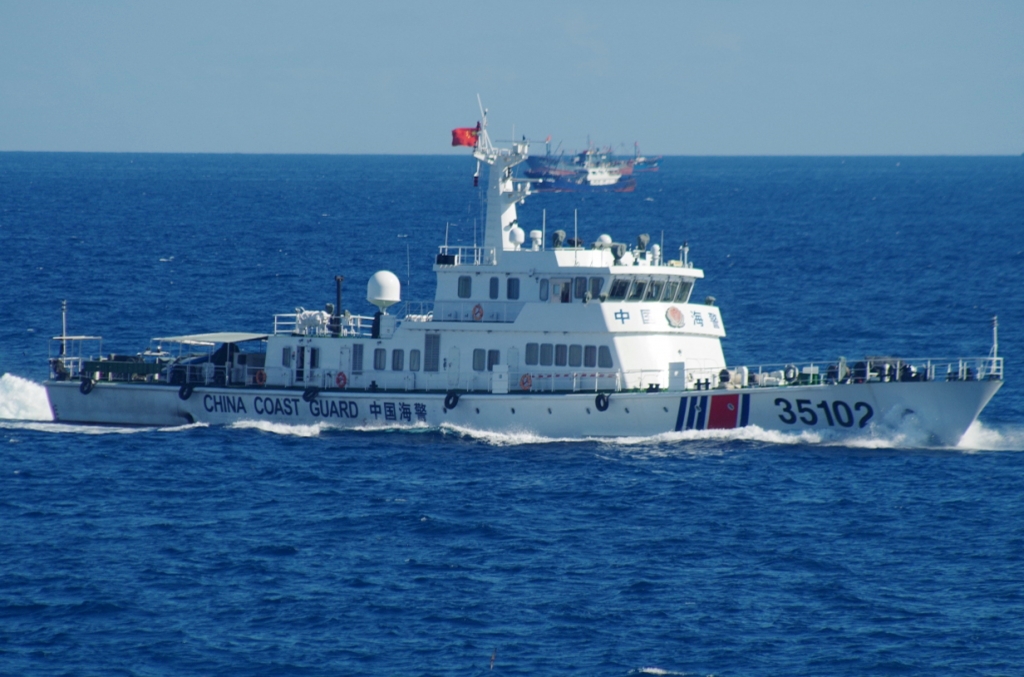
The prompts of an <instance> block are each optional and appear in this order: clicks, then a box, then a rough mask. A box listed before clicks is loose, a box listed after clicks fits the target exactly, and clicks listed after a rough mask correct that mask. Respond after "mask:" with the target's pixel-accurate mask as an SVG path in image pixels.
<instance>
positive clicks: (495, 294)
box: [490, 277, 499, 299]
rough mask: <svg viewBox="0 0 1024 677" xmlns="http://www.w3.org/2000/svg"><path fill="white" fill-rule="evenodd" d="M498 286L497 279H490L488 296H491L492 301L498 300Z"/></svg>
mask: <svg viewBox="0 0 1024 677" xmlns="http://www.w3.org/2000/svg"><path fill="white" fill-rule="evenodd" d="M498 284H499V280H498V278H496V277H492V278H491V289H490V296H491V298H492V299H496V298H498Z"/></svg>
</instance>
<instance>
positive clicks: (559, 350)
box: [555, 343, 569, 367]
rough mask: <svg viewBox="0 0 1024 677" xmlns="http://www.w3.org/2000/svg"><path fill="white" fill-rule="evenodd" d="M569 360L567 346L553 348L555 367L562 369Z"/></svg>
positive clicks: (560, 345) (561, 345)
mask: <svg viewBox="0 0 1024 677" xmlns="http://www.w3.org/2000/svg"><path fill="white" fill-rule="evenodd" d="M568 358H569V346H566V345H564V344H561V343H560V344H558V345H556V346H555V366H556V367H564V366H565V363H566V362H567V361H568Z"/></svg>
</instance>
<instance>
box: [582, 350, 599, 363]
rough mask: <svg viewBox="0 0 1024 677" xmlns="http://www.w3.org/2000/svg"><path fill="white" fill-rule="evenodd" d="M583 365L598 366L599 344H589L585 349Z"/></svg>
mask: <svg viewBox="0 0 1024 677" xmlns="http://www.w3.org/2000/svg"><path fill="white" fill-rule="evenodd" d="M583 366H584V367H596V366H597V346H587V347H585V348H584V349H583Z"/></svg>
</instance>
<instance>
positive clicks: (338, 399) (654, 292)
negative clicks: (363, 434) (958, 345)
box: [45, 111, 1003, 445]
mask: <svg viewBox="0 0 1024 677" xmlns="http://www.w3.org/2000/svg"><path fill="white" fill-rule="evenodd" d="M483 114H484V119H483V121H482V122H483V124H478V125H477V127H476V128H461V129H457V130H455V132H454V133H453V139H454V141H453V143H454V142H455V141H458V142H459V143H460V144H465V145H471V146H472V148H473V155H474V156H475V157H476V158H477V160H478V161H479V162H480V163H486V164H487V165H488V166H489V176H488V180H487V187H486V190H487V211H486V224H485V236H484V242H483V244H482V245H481V246H473V247H468V246H447V245H442V246H441V247H440V248H439V250H438V253H437V255H436V258H435V262H434V272H435V274H436V276H437V288H436V293H435V296H434V300H433V302H432V303H431V304H425V305H423V307H415V306H413V305H411V304H406V306H405V311H404V312H403V313H399V314H393V312H392V311H393V310H394V309H395V308H396V307H399V306H398V304H399V303H401V288H400V284H399V281H398V278H397V277H396V276H395V275H394V274H392V273H390V272H387V271H380V272H378V273H376V274H374V275H373V276H372V277H371V278H370V280H369V283H368V284H367V300H368V301H369V302H370V303H372V304H373V305H375V306H376V307H377V308H378V312H377V313H376V314H375V315H373V316H372V317H371V316H359V315H352V314H350V313H349V312H346V311H344V310H343V309H342V306H341V279H340V278H339V279H338V291H337V298H336V302H335V303H331V304H327V306H326V310H317V311H306V310H302V309H298V310H297V311H296V312H294V313H287V314H281V315H276V316H275V317H274V320H273V329H272V330H271V331H268V332H222V333H214V334H194V335H185V336H166V337H159V338H155V339H153V342H152V345H151V347H150V348H149V349H148V350H146V351H144V352H141V353H138V354H136V355H102V339H101V338H100V337H91V336H79V335H68V332H67V329H66V326H67V325H66V319H65V324H64V326H65V329H64V331H63V332H62V334H61V335H60V336H57V337H54V339H53V341H52V342H51V346H52V351H51V359H50V378H49V379H48V380H47V381H46V382H45V388H46V392H47V395H48V397H49V402H50V406H51V409H52V412H53V416H54V419H55V420H56V421H63V422H69V423H71V422H73V423H89V424H119V425H140V426H175V425H182V424H189V423H193V422H202V423H209V424H229V423H232V422H238V421H246V420H260V421H270V422H278V423H287V424H313V423H325V424H329V425H332V426H337V427H341V428H373V427H381V428H394V427H403V426H428V427H440V426H456V427H463V428H469V429H477V430H484V431H523V432H531V433H535V434H538V435H543V436H552V437H590V436H598V437H605V436H647V435H656V434H660V433H665V432H671V431H686V430H711V429H730V428H739V427H744V426H758V427H760V428H762V429H766V430H779V431H803V430H810V431H818V432H821V433H825V434H826V435H828V434H843V435H855V436H871V435H887V434H891V433H892V431H894V430H901V429H903V428H904V427H905V426H907V425H910V426H912V427H913V428H914V429H915V430H917V431H920V432H923V433H924V434H925V435H926V436H927V438H928V440H929V443H931V444H938V445H954V444H956V443H957V442H958V441H959V439H960V438H961V436H962V435H963V434H964V432H965V431H966V430H967V428H968V427H969V426H970V425H971V423H973V422H974V421H975V419H976V418H977V416H978V415H979V413H980V412H981V411H982V409H983V408H984V407H985V405H986V403H987V402H988V401H989V400H990V399H991V398H992V396H993V395H994V394H995V393H996V391H997V390H999V388H1000V386H1001V385H1002V383H1003V363H1002V358H1000V357H999V356H998V354H997V352H998V351H997V344H998V343H997V339H996V338H995V329H994V330H993V333H994V339H993V348H992V351H991V353H990V354H989V355H987V356H983V357H973V358H952V359H901V358H896V357H865V358H863V359H859V360H856V361H846V360H844V359H842V358H839V359H836V360H834V361H829V362H821V363H795V362H794V363H789V364H785V363H783V364H778V365H775V366H767V367H745V366H738V367H737V366H730V365H729V364H728V363H727V362H726V360H725V356H724V355H723V352H722V345H721V339H722V337H724V336H725V318H724V316H723V313H722V311H721V309H720V308H718V307H717V306H716V305H715V303H714V300H713V299H712V298H710V297H708V298H707V299H705V300H704V301H702V302H694V301H693V298H692V297H693V295H694V286H695V285H696V284H697V283H698V281H699V280H700V279H701V278H703V277H704V273H703V271H701V270H700V269H699V268H696V267H694V265H693V264H692V263H691V262H690V260H689V254H688V250H687V249H686V248H681V250H680V257H679V258H678V259H670V258H668V257H667V256H666V255H665V252H664V251H662V250H661V248H660V247H659V245H657V244H651V243H650V240H649V238H648V237H647V236H646V235H640V236H639V237H638V238H637V241H636V242H635V243H630V244H629V245H627V244H626V243H618V242H613V241H612V239H611V238H610V237H608V236H606V235H602V236H600V237H599V238H597V239H596V241H593V242H583V241H581V240H580V239H577V238H575V237H574V238H568V237H567V236H566V233H564V232H563V231H554V232H553V233H551V234H550V238H549V237H548V235H549V234H548V233H546V232H545V230H544V229H542V230H536V229H534V230H530V231H529V232H527V231H526V230H525V229H524V228H523V227H522V226H520V224H519V221H518V219H517V216H516V205H517V204H518V203H520V202H522V201H523V200H524V199H526V198H527V197H528V196H529V194H530V192H531V186H530V181H529V180H528V179H517V178H515V176H514V173H513V168H514V167H515V166H516V165H518V164H519V163H521V162H523V161H524V160H525V159H526V157H527V151H528V146H527V143H526V142H525V141H523V142H520V143H512V145H511V147H510V148H497V147H495V146H494V145H493V144H492V143H491V140H490V138H489V136H488V134H487V127H486V111H483ZM457 145H458V144H457ZM65 318H66V313H65ZM90 350H93V351H95V352H94V353H93V355H92V356H88V353H89V351H90Z"/></svg>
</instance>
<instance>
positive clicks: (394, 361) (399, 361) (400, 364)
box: [391, 350, 405, 371]
mask: <svg viewBox="0 0 1024 677" xmlns="http://www.w3.org/2000/svg"><path fill="white" fill-rule="evenodd" d="M404 368H405V351H404V350H392V351H391V371H402V369H404Z"/></svg>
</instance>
